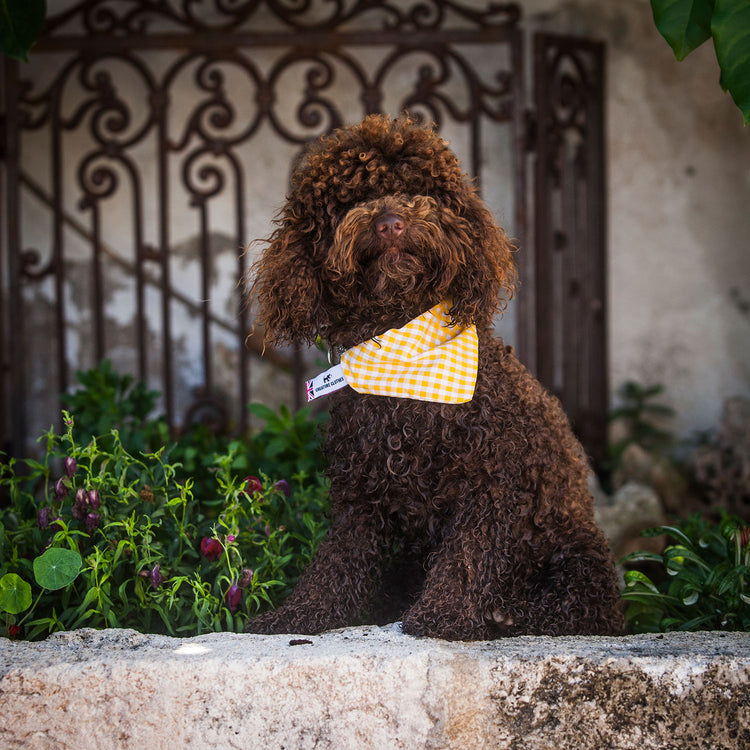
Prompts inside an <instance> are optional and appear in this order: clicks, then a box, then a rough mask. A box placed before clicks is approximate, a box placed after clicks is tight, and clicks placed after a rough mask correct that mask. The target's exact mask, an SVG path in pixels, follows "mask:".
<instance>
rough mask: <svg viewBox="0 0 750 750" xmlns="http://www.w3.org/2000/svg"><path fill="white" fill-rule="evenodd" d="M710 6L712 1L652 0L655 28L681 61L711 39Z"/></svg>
mask: <svg viewBox="0 0 750 750" xmlns="http://www.w3.org/2000/svg"><path fill="white" fill-rule="evenodd" d="M717 1H718V0H717ZM733 1H734V0H730V2H733ZM711 5H712V3H711V1H710V0H651V11H652V12H653V14H654V23H655V24H656V28H657V29H659V33H660V34H661V35H662V36H663V37H664V38H665V39H666V40H667V43H668V44H669V46H670V47H671V48H672V51H673V52H674V55H675V57H676V58H677V59H678V60H683V59H684V58H685V57H686V56H687V55H689V54H690V53H691V52H692V51H693V50H694V49H696V47H700V45H701V44H703V42H705V41H706V40H707V39H709V38H710V37H711Z"/></svg>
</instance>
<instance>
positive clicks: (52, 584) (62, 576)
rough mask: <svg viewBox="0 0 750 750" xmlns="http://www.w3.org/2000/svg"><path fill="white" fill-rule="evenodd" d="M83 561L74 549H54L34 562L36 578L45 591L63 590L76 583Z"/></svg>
mask: <svg viewBox="0 0 750 750" xmlns="http://www.w3.org/2000/svg"><path fill="white" fill-rule="evenodd" d="M82 562H83V560H82V559H81V556H80V555H79V554H78V553H77V552H74V551H73V550H72V549H62V548H60V547H52V548H51V549H48V550H47V551H46V552H45V553H44V554H42V555H40V556H39V557H37V558H36V559H35V560H34V578H35V579H36V582H37V583H38V584H39V585H40V586H41V587H42V588H45V589H50V590H51V591H54V590H55V589H62V588H65V587H66V586H68V585H69V584H71V583H73V581H75V579H76V576H77V575H78V573H79V572H80V570H81V564H82Z"/></svg>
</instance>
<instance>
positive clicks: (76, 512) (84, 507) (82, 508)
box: [73, 487, 89, 521]
mask: <svg viewBox="0 0 750 750" xmlns="http://www.w3.org/2000/svg"><path fill="white" fill-rule="evenodd" d="M88 507H89V499H88V497H87V496H86V490H84V489H83V488H82V487H79V488H78V489H77V490H76V499H75V500H74V501H73V518H75V519H76V520H77V521H83V519H84V518H86V513H88Z"/></svg>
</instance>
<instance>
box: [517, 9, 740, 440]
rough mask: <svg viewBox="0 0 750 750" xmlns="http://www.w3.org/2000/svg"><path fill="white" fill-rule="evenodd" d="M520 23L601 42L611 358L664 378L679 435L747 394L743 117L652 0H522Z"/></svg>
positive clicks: (647, 376) (700, 55)
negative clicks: (669, 34) (671, 32)
mask: <svg viewBox="0 0 750 750" xmlns="http://www.w3.org/2000/svg"><path fill="white" fill-rule="evenodd" d="M522 5H523V8H524V14H525V18H526V21H527V25H530V26H537V27H542V28H544V29H546V30H550V31H555V32H556V33H561V32H562V33H565V32H568V33H575V34H583V35H586V36H591V37H594V38H597V39H600V40H602V41H604V42H606V44H607V92H606V96H607V109H606V117H607V153H608V161H607V169H608V181H609V195H608V201H609V203H608V205H609V217H608V220H609V236H608V240H609V258H608V261H609V303H610V307H609V345H610V350H609V359H610V384H611V388H612V391H613V393H614V392H615V391H616V389H617V388H618V387H619V386H620V385H621V384H622V383H623V382H624V381H625V380H633V379H634V380H637V381H640V382H642V383H656V382H660V383H664V384H665V385H666V387H667V391H666V395H665V399H664V401H665V402H668V403H669V404H670V405H671V406H673V407H674V408H675V409H676V411H677V416H676V418H675V420H674V422H673V423H672V426H673V428H674V429H675V431H676V432H677V433H678V434H679V435H680V436H681V437H688V436H690V435H691V434H692V433H693V431H695V430H705V429H710V428H712V427H714V426H716V425H717V423H718V419H719V416H720V412H721V406H722V403H723V400H724V399H726V398H727V397H729V396H732V395H738V394H739V395H745V396H750V128H743V125H742V116H741V115H740V112H739V110H738V109H737V108H736V107H735V105H734V103H733V102H732V100H731V98H730V97H729V95H728V94H725V93H724V92H723V91H722V90H721V88H720V87H719V83H718V79H719V69H718V65H717V63H716V57H715V54H714V51H713V45H712V43H711V42H708V43H706V44H704V45H703V47H701V48H699V49H698V50H696V51H695V52H694V53H693V54H692V55H690V56H688V57H687V58H686V59H685V60H684V61H682V62H677V61H676V60H675V58H674V56H673V54H672V51H671V50H670V49H669V47H668V45H667V43H666V42H665V41H664V40H663V39H662V37H661V36H660V35H659V33H658V32H657V30H656V27H655V26H654V24H653V20H652V16H651V8H650V4H649V2H648V0H581V1H580V2H567V1H565V0H562V1H561V0H528V2H524V3H522Z"/></svg>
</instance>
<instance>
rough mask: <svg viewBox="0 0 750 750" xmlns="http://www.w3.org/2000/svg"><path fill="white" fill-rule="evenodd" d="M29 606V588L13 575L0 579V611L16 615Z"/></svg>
mask: <svg viewBox="0 0 750 750" xmlns="http://www.w3.org/2000/svg"><path fill="white" fill-rule="evenodd" d="M30 606H31V586H30V585H29V584H28V583H26V581H24V580H23V578H21V576H18V575H16V574H15V573H6V574H5V575H4V576H3V577H2V578H0V610H2V611H3V612H8V613H9V614H11V615H17V614H18V613H19V612H23V611H24V610H25V609H28V608H29V607H30Z"/></svg>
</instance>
